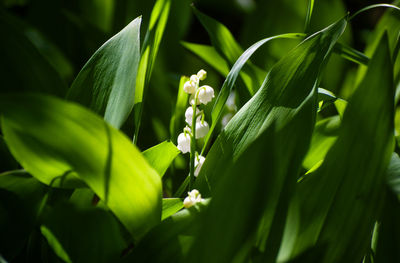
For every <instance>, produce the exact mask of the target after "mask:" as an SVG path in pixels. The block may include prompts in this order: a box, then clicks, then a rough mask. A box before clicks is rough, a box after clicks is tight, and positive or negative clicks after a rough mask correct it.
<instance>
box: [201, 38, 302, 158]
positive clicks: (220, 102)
mask: <svg viewBox="0 0 400 263" xmlns="http://www.w3.org/2000/svg"><path fill="white" fill-rule="evenodd" d="M303 36H304V35H302V34H296V33H289V34H283V35H278V36H273V37H269V38H265V39H262V40H260V41H258V42H257V43H255V44H253V45H252V46H251V47H249V48H248V49H247V50H246V51H245V52H244V53H243V54H242V55H241V56H240V57H239V59H238V60H237V61H236V62H235V64H234V65H233V67H232V69H231V71H230V72H229V74H228V76H227V77H226V79H225V81H224V83H223V85H222V88H221V91H220V93H219V94H218V97H217V99H216V101H215V103H214V107H213V109H212V113H211V118H212V123H211V127H210V131H209V133H208V134H207V136H206V137H205V139H204V141H205V143H204V147H203V150H202V152H204V150H205V149H206V148H207V146H208V144H209V143H210V139H211V138H212V135H213V132H214V130H215V127H217V124H218V122H219V121H220V119H221V117H222V113H223V109H224V106H225V103H226V101H227V99H228V97H229V94H230V93H231V91H232V89H233V86H234V85H235V82H236V80H237V78H238V76H239V74H240V71H241V70H242V68H243V66H244V65H245V64H246V62H247V60H248V59H249V58H250V57H251V56H252V55H253V54H254V52H255V51H257V50H258V49H259V48H260V47H261V46H262V45H264V44H265V43H267V42H269V41H270V40H273V39H278V38H294V39H297V38H302V37H303Z"/></svg>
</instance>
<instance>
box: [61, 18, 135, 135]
mask: <svg viewBox="0 0 400 263" xmlns="http://www.w3.org/2000/svg"><path fill="white" fill-rule="evenodd" d="M141 20H142V19H141V17H138V18H136V19H135V20H133V21H132V22H131V23H130V24H129V25H127V26H126V27H125V28H124V29H122V30H121V32H119V33H118V34H116V35H115V36H113V37H112V38H111V39H109V40H108V41H107V42H106V43H104V44H103V45H102V46H101V47H100V48H99V49H98V50H97V51H96V52H95V53H94V54H93V56H92V57H91V58H90V59H89V61H88V62H87V63H86V64H85V66H84V67H83V68H82V70H81V71H80V72H79V75H78V76H77V77H76V79H75V81H74V83H73V84H72V86H71V89H70V90H69V93H68V99H70V100H73V101H77V102H79V103H81V104H82V105H85V106H86V107H88V108H90V109H92V110H93V111H95V112H96V113H98V114H100V115H104V119H105V120H106V121H107V122H108V123H110V124H111V125H112V126H114V127H115V128H120V127H121V125H122V124H123V123H124V121H125V120H126V118H127V117H128V115H129V113H130V112H131V110H132V108H133V104H134V96H135V83H136V73H137V71H138V67H139V60H140V23H141Z"/></svg>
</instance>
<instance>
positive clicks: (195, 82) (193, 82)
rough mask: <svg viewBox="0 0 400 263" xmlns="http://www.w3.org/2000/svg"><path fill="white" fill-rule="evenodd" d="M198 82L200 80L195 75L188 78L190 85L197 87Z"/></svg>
mask: <svg viewBox="0 0 400 263" xmlns="http://www.w3.org/2000/svg"><path fill="white" fill-rule="evenodd" d="M199 81H200V79H199V77H198V76H197V75H194V74H193V75H192V76H190V82H192V84H194V85H199ZM195 87H196V86H195Z"/></svg>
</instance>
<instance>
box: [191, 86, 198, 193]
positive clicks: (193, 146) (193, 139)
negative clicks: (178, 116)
mask: <svg viewBox="0 0 400 263" xmlns="http://www.w3.org/2000/svg"><path fill="white" fill-rule="evenodd" d="M198 95H199V92H198V91H196V94H195V96H194V102H193V105H192V108H193V117H192V133H191V138H190V163H189V169H190V171H189V177H190V180H189V191H191V190H192V188H193V182H194V169H195V167H194V158H195V157H196V118H197V116H196V108H197V99H198V98H197V97H198Z"/></svg>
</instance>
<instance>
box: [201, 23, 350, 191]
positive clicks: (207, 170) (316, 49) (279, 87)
mask: <svg viewBox="0 0 400 263" xmlns="http://www.w3.org/2000/svg"><path fill="white" fill-rule="evenodd" d="M345 25H346V22H345V21H344V20H342V21H340V22H338V23H336V24H334V25H332V26H331V27H330V28H327V29H326V30H323V31H321V32H319V33H316V34H315V35H313V36H311V37H310V38H308V39H307V40H305V41H304V42H303V43H302V44H300V45H299V46H298V47H297V48H296V49H294V50H293V51H292V52H290V53H289V54H288V55H287V56H286V57H284V58H283V59H282V60H281V61H280V62H278V63H277V64H276V65H275V66H274V68H273V69H272V70H271V72H270V73H269V74H268V76H267V78H266V80H265V81H264V84H263V86H262V87H261V88H260V90H259V91H258V92H257V94H256V95H255V96H254V97H253V98H252V99H251V100H250V101H249V102H248V103H247V104H246V105H245V106H243V107H242V109H241V110H240V111H239V112H238V113H237V114H236V115H235V117H234V118H233V119H232V120H231V121H230V122H229V124H228V125H227V126H226V128H225V129H224V130H223V131H222V132H221V134H220V135H219V137H218V138H217V140H216V142H215V143H214V145H213V147H212V148H211V150H210V152H209V154H208V155H207V158H206V161H205V163H204V166H203V168H202V170H201V172H200V175H199V178H198V179H197V182H196V187H199V188H200V189H201V190H202V191H203V192H205V193H209V192H210V190H212V189H210V188H211V187H212V186H215V183H216V182H217V181H218V179H219V177H218V172H216V171H219V170H220V169H223V168H224V167H225V166H226V165H227V164H229V163H230V162H231V160H232V158H233V160H234V159H236V158H237V157H238V156H239V155H240V153H241V152H243V150H244V149H245V148H246V147H247V146H248V145H249V143H251V142H252V141H254V140H255V139H256V138H257V136H258V135H259V134H260V133H262V131H263V130H264V129H266V127H268V125H270V123H272V122H273V121H277V129H278V130H281V129H284V128H285V126H286V125H288V124H289V123H291V122H294V120H296V119H302V120H301V124H300V123H298V124H297V125H300V126H299V127H296V128H294V130H295V131H296V134H297V136H293V138H294V139H293V140H295V141H297V140H298V142H297V143H298V144H299V145H298V146H299V149H303V148H302V147H304V150H306V149H307V147H308V143H307V139H306V138H308V137H309V135H310V134H311V131H312V129H313V126H314V119H315V115H314V114H315V110H316V105H315V106H314V105H313V106H309V104H314V103H315V104H316V100H317V89H316V88H315V87H314V86H315V84H316V82H317V78H318V75H319V72H320V68H321V67H322V66H323V65H324V62H325V59H326V58H327V56H328V54H329V52H330V51H331V49H332V47H333V45H334V44H335V42H336V40H337V38H338V37H339V36H340V34H341V33H342V32H343V29H344V27H345ZM314 107H315V108H314ZM300 127H301V128H300ZM294 130H293V131H294ZM292 135H294V134H292ZM302 136H303V137H304V138H305V139H304V138H302ZM296 138H297V139H296ZM300 145H303V146H300ZM299 154H300V150H299ZM300 156H301V154H300ZM288 158H290V157H288Z"/></svg>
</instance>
